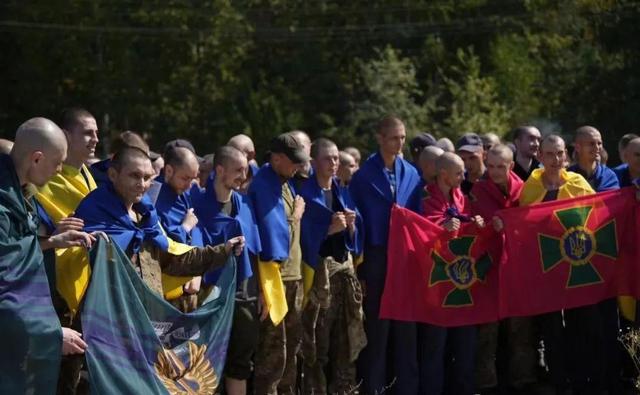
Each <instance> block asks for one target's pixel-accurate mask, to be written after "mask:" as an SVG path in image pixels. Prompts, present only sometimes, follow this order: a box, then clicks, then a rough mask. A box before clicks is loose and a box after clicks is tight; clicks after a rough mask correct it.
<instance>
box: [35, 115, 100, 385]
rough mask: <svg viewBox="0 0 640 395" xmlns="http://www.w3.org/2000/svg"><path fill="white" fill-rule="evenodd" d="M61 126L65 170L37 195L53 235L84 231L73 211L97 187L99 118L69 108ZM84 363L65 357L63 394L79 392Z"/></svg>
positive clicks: (74, 323) (76, 324) (62, 308)
mask: <svg viewBox="0 0 640 395" xmlns="http://www.w3.org/2000/svg"><path fill="white" fill-rule="evenodd" d="M60 127H61V128H62V131H63V132H64V134H65V137H66V139H67V146H68V150H67V157H66V159H65V161H64V163H63V164H62V170H61V171H60V172H59V173H57V174H56V175H54V176H53V177H52V178H51V179H50V180H49V182H47V184H46V185H45V186H43V187H42V188H40V190H39V192H38V194H37V195H36V199H37V200H38V203H39V205H40V206H41V207H42V208H43V210H39V215H40V220H41V222H42V223H43V224H46V225H47V230H48V233H49V234H51V233H53V232H54V231H55V230H56V229H63V230H64V229H75V230H82V227H83V225H84V224H83V223H82V221H81V220H79V219H77V218H74V217H73V213H74V212H75V210H76V208H77V207H78V204H80V201H81V200H82V199H84V197H85V196H87V195H88V194H89V192H91V191H93V190H94V189H96V188H97V186H96V182H95V180H94V179H93V176H92V175H91V172H90V171H89V169H88V168H87V166H86V165H85V163H86V162H87V161H88V160H89V158H91V157H92V156H93V155H94V154H95V150H96V146H97V144H98V141H99V139H98V126H97V124H96V120H95V118H94V117H93V115H91V113H90V112H88V111H87V110H85V109H82V108H68V109H65V110H63V111H62V114H61V116H60ZM74 259H78V256H76V255H73V256H72V255H71V253H70V252H67V253H65V254H59V255H58V256H57V257H56V262H57V263H56V265H57V266H60V265H67V264H70V265H73V264H74V262H73V260H74ZM52 296H53V297H54V300H55V301H56V303H55V306H56V310H57V312H58V316H59V317H60V321H61V322H62V324H63V325H68V326H70V327H72V328H74V329H76V330H78V331H81V327H80V320H79V319H78V317H74V315H73V314H71V313H70V311H69V309H68V306H66V304H65V303H64V302H62V298H61V297H60V295H59V294H58V292H57V291H56V292H54V295H52ZM83 365H84V357H83V356H75V355H74V356H68V357H65V358H63V360H62V365H61V371H60V380H59V385H58V392H59V393H69V394H74V393H76V388H77V387H78V385H79V379H80V370H81V369H82V367H83ZM83 385H84V383H83Z"/></svg>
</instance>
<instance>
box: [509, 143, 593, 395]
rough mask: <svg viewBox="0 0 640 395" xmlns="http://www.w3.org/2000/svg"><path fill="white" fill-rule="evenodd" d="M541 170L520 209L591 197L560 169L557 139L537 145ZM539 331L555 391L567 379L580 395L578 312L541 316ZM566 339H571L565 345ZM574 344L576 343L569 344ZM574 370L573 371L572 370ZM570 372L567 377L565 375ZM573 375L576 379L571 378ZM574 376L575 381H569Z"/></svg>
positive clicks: (562, 153)
mask: <svg viewBox="0 0 640 395" xmlns="http://www.w3.org/2000/svg"><path fill="white" fill-rule="evenodd" d="M596 145H597V144H596ZM587 153H588V154H589V155H591V156H592V157H593V156H595V153H594V152H593V151H592V150H587V149H586V148H585V155H587ZM538 157H539V158H540V163H541V164H542V166H543V167H542V168H539V169H534V170H533V171H532V172H531V175H530V176H529V178H528V179H527V181H526V182H525V183H524V187H523V188H522V193H521V194H520V205H521V206H525V205H529V204H533V203H539V202H549V201H554V200H562V199H570V198H572V197H577V196H585V195H591V194H593V193H594V190H593V188H591V185H589V183H588V182H587V180H585V179H584V177H582V176H581V175H580V174H578V173H574V172H571V171H567V170H566V169H565V167H564V165H565V162H566V157H567V150H566V146H565V143H564V140H563V139H562V138H561V137H560V136H557V135H549V136H547V137H545V138H544V139H543V140H542V142H541V144H540V152H539V154H538ZM536 320H537V321H538V323H539V328H541V335H542V340H543V342H544V347H545V353H544V356H545V363H546V365H547V367H548V369H549V375H550V379H551V382H552V384H553V385H555V386H556V388H557V389H558V390H559V391H562V390H565V389H567V387H568V386H569V384H568V383H569V379H570V378H571V379H573V382H572V385H575V389H576V390H577V391H578V393H580V391H581V390H583V389H584V388H582V386H583V383H582V381H581V380H580V379H581V375H584V374H585V373H586V372H588V368H587V367H586V366H585V364H587V363H588V361H585V360H584V358H583V360H581V361H578V360H577V358H575V359H576V360H574V358H571V357H572V356H573V355H572V353H573V352H574V351H575V349H574V348H575V347H581V348H586V347H585V344H586V343H581V344H580V346H578V345H577V342H579V341H580V339H586V337H585V334H586V333H588V328H580V319H579V309H569V310H564V311H557V312H552V313H547V314H542V315H540V316H537V317H536ZM566 339H571V343H569V344H567V342H566ZM574 340H575V342H576V343H574V342H573V341H574ZM574 368H575V369H574ZM578 370H580V372H578ZM569 372H571V374H570V373H569ZM576 374H577V376H575V375H576ZM571 376H575V377H571Z"/></svg>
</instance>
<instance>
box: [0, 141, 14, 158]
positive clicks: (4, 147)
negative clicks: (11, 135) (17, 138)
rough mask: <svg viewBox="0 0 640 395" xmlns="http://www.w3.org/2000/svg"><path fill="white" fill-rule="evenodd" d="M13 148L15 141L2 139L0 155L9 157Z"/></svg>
mask: <svg viewBox="0 0 640 395" xmlns="http://www.w3.org/2000/svg"><path fill="white" fill-rule="evenodd" d="M11 148H13V141H11V140H7V139H0V154H5V155H9V153H10V152H11Z"/></svg>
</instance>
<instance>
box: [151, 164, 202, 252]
mask: <svg viewBox="0 0 640 395" xmlns="http://www.w3.org/2000/svg"><path fill="white" fill-rule="evenodd" d="M155 181H157V182H159V183H161V184H162V186H161V187H160V193H158V199H157V200H156V211H157V212H158V217H159V218H160V223H161V224H162V228H163V229H164V230H165V232H167V235H168V236H169V237H170V238H171V239H172V240H174V241H177V242H180V243H182V244H188V245H192V246H195V247H202V246H203V244H202V242H203V240H202V235H201V233H200V230H199V229H198V227H194V228H193V229H192V230H191V232H187V231H186V230H185V229H184V228H183V227H182V221H183V219H184V217H185V215H187V211H188V210H189V209H190V208H192V207H193V205H192V204H191V191H189V190H188V191H186V192H184V193H183V194H181V195H178V194H176V193H175V192H174V191H173V189H172V188H171V186H169V184H167V183H166V181H165V180H164V175H163V174H161V175H160V176H158V177H157V178H156V179H155ZM198 219H200V218H198Z"/></svg>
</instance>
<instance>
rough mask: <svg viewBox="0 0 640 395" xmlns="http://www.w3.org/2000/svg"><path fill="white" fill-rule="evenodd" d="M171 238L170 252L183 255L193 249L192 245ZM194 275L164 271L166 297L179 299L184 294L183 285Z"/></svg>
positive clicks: (163, 284) (163, 279)
mask: <svg viewBox="0 0 640 395" xmlns="http://www.w3.org/2000/svg"><path fill="white" fill-rule="evenodd" d="M167 239H168V240H169V250H168V252H169V253H170V254H173V255H182V254H184V253H186V252H188V251H191V249H192V248H194V247H192V246H190V245H186V244H182V243H178V242H177V241H173V240H171V238H169V237H167ZM191 279H193V277H174V276H169V275H167V274H164V273H162V292H164V298H165V299H167V300H173V299H177V298H179V297H180V296H182V293H183V291H182V287H183V286H184V285H185V284H186V283H188V282H189V281H191Z"/></svg>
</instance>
